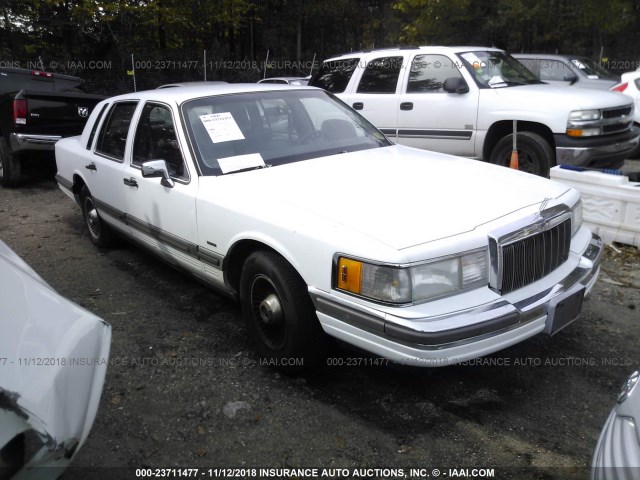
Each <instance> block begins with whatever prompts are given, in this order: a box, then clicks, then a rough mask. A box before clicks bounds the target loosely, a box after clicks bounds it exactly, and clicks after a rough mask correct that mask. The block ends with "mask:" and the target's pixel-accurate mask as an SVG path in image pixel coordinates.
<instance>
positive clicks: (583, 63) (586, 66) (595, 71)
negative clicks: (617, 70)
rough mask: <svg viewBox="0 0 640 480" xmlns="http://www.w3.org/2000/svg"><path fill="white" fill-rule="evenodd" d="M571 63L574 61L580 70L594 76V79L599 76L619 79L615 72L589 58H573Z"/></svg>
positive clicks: (606, 78) (591, 76)
mask: <svg viewBox="0 0 640 480" xmlns="http://www.w3.org/2000/svg"><path fill="white" fill-rule="evenodd" d="M571 63H573V65H574V66H575V67H576V68H579V69H580V71H581V72H583V73H584V74H585V75H586V76H587V77H588V78H592V79H594V80H596V79H598V78H602V79H605V80H616V79H617V78H616V76H615V75H614V74H612V73H611V72H609V71H607V70H605V69H604V68H603V67H601V66H600V65H598V64H597V63H596V62H594V61H593V60H591V59H589V58H584V57H579V58H577V57H576V58H572V59H571Z"/></svg>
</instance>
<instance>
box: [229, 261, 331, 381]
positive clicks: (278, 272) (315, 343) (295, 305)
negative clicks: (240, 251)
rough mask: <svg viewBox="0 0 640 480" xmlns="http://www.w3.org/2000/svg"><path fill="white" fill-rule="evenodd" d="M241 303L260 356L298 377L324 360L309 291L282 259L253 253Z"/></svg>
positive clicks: (244, 273)
mask: <svg viewBox="0 0 640 480" xmlns="http://www.w3.org/2000/svg"><path fill="white" fill-rule="evenodd" d="M240 303H241V305H242V313H243V316H244V318H245V320H246V322H247V329H248V331H249V335H250V336H251V338H252V340H253V341H254V343H255V344H256V347H257V349H258V353H259V354H260V356H261V357H262V358H263V359H264V360H266V362H265V363H267V364H268V365H270V366H273V367H275V368H277V369H278V370H282V371H285V372H296V371H301V370H304V369H308V368H311V367H314V366H315V365H317V364H318V363H319V362H320V361H322V359H323V358H324V355H325V351H326V346H327V336H326V334H325V333H324V331H323V330H322V327H321V326H320V322H318V318H317V316H316V313H315V308H314V306H313V303H312V301H311V298H310V297H309V292H308V290H307V285H306V284H305V283H304V281H303V280H302V278H301V277H300V275H298V273H297V272H296V271H295V269H294V268H293V267H292V266H291V265H290V264H289V263H288V262H287V261H286V260H285V259H284V258H283V257H281V256H280V255H278V254H277V253H275V252H270V251H258V252H254V253H252V254H251V255H250V256H249V257H248V258H247V260H246V262H245V264H244V267H243V271H242V275H241V278H240Z"/></svg>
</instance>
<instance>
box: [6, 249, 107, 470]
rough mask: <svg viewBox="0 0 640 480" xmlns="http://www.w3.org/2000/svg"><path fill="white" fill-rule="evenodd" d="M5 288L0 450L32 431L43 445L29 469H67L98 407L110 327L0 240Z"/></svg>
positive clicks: (29, 462)
mask: <svg viewBox="0 0 640 480" xmlns="http://www.w3.org/2000/svg"><path fill="white" fill-rule="evenodd" d="M0 285H2V289H0V305H2V309H1V310H0V332H2V334H0V357H2V358H0V448H2V447H3V446H4V445H5V444H6V443H7V442H8V441H10V440H11V439H12V438H13V437H14V436H15V435H17V434H20V433H23V432H25V431H27V430H33V431H35V432H36V434H37V435H38V437H39V438H40V440H41V442H42V447H41V449H40V450H39V451H37V452H36V453H35V455H34V457H33V458H32V459H30V460H29V459H26V461H27V464H26V465H25V469H26V468H29V467H33V466H38V467H43V466H57V467H65V466H66V464H68V463H69V461H70V459H71V457H72V456H73V454H74V453H75V452H76V451H77V450H78V448H79V446H80V445H82V443H83V442H84V440H85V439H86V437H87V435H88V434H89V430H90V428H91V425H92V423H93V420H94V418H95V415H96V412H97V409H98V403H99V400H100V395H101V392H102V385H103V382H104V377H105V373H106V369H107V362H108V357H109V346H110V341H111V327H110V326H109V325H108V324H107V323H106V322H104V321H103V320H102V319H100V318H98V317H96V316H95V315H93V314H91V313H90V312H88V311H87V310H85V309H83V308H81V307H79V306H77V305H76V304H74V303H73V302H71V301H69V300H67V299H65V298H64V297H61V296H60V295H59V294H57V293H56V292H55V291H54V290H53V289H51V287H49V286H48V285H47V284H46V283H45V282H44V281H43V280H42V279H41V278H40V277H39V276H38V275H37V274H36V273H35V272H34V271H33V270H32V269H31V268H30V267H29V266H28V265H27V264H26V263H25V262H24V261H22V260H21V259H20V258H19V257H18V256H17V255H16V254H15V253H14V252H13V251H11V250H10V249H9V247H7V245H5V244H4V243H2V242H1V241H0ZM74 359H75V360H74ZM74 361H75V362H77V364H75V365H72V364H71V362H74ZM15 478H22V477H21V476H20V474H17V475H16V477H15Z"/></svg>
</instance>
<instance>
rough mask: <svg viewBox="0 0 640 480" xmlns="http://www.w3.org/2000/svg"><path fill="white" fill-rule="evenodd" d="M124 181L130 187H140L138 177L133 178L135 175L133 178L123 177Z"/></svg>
mask: <svg viewBox="0 0 640 480" xmlns="http://www.w3.org/2000/svg"><path fill="white" fill-rule="evenodd" d="M122 181H123V182H124V184H125V185H126V186H128V187H136V188H138V182H136V179H135V178H133V177H131V178H123V179H122Z"/></svg>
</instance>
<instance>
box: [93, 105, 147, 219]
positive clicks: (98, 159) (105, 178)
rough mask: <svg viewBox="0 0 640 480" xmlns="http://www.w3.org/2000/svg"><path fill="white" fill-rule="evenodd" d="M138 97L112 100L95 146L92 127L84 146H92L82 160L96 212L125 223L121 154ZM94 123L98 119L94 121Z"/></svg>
mask: <svg viewBox="0 0 640 480" xmlns="http://www.w3.org/2000/svg"><path fill="white" fill-rule="evenodd" d="M137 106H138V102H137V101H122V102H115V103H113V104H112V105H111V106H110V107H109V110H108V112H107V113H106V115H105V118H104V120H103V122H102V125H100V127H99V130H97V138H96V141H95V146H93V145H92V144H91V143H92V141H93V137H94V133H95V132H96V131H95V130H93V131H92V132H91V133H92V135H91V136H90V140H89V142H88V145H87V147H88V148H90V149H91V148H92V150H91V153H90V154H89V157H88V158H87V162H86V164H85V169H86V170H85V172H84V173H85V177H84V179H85V182H86V184H87V188H88V189H89V191H90V192H91V195H92V196H93V199H94V203H95V205H96V207H97V209H98V212H99V213H100V215H102V216H107V217H108V218H107V221H110V222H111V223H114V222H117V223H119V224H121V225H123V224H124V214H125V211H126V200H125V198H124V196H123V193H122V178H123V175H124V174H123V170H124V167H125V164H124V157H125V151H126V145H127V139H128V136H129V131H130V126H131V120H132V118H133V114H134V112H135V110H136V108H137ZM96 125H97V123H96Z"/></svg>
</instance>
